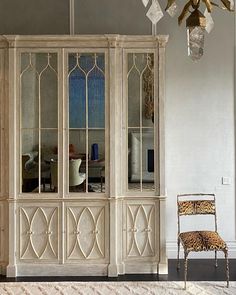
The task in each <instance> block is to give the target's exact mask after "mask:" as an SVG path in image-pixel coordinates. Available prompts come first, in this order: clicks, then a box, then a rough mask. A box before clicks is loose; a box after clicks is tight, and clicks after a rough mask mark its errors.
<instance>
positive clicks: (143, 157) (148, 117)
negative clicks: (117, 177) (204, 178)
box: [127, 53, 155, 192]
mask: <svg viewBox="0 0 236 295" xmlns="http://www.w3.org/2000/svg"><path fill="white" fill-rule="evenodd" d="M153 67H154V55H153V54H146V53H145V54H143V53H137V54H133V53H131V54H128V72H127V83H128V135H127V136H128V190H130V191H140V192H142V191H152V190H154V189H155V188H154V156H155V155H154V68H153Z"/></svg>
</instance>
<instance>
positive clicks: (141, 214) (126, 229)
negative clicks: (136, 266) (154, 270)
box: [123, 200, 159, 262]
mask: <svg viewBox="0 0 236 295" xmlns="http://www.w3.org/2000/svg"><path fill="white" fill-rule="evenodd" d="M123 222H124V224H123V234H124V235H123V241H124V244H123V258H124V261H127V262H129V261H130V262H131V261H137V260H139V261H154V260H156V259H157V255H158V232H159V230H158V203H157V202H155V201H140V200H132V201H125V202H124V205H123Z"/></svg>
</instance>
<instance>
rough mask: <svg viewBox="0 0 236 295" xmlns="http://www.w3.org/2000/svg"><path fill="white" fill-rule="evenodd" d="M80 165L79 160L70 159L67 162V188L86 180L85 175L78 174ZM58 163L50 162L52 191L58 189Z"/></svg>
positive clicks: (80, 161)
mask: <svg viewBox="0 0 236 295" xmlns="http://www.w3.org/2000/svg"><path fill="white" fill-rule="evenodd" d="M81 163H82V160H81V159H72V160H70V161H69V186H78V185H80V184H82V183H83V182H84V181H85V179H86V174H85V173H80V172H79V168H80V165H81ZM57 166H58V162H57V161H51V182H52V186H53V187H54V189H57V187H58V172H57V171H58V167H57Z"/></svg>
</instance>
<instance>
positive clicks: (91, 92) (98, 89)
mask: <svg viewBox="0 0 236 295" xmlns="http://www.w3.org/2000/svg"><path fill="white" fill-rule="evenodd" d="M68 83H69V106H70V107H69V128H70V134H72V131H74V134H77V135H79V137H80V139H81V136H82V135H81V134H83V133H85V135H84V136H85V145H84V146H85V158H86V159H85V163H84V162H83V163H82V165H83V166H84V167H85V174H86V185H85V192H86V193H88V192H89V185H88V182H89V161H90V159H89V148H90V147H89V140H90V138H89V136H90V135H89V131H91V130H92V131H94V130H97V131H99V130H104V128H105V71H104V54H97V53H74V54H69V71H68ZM70 140H72V139H70ZM82 141H83V140H82ZM78 144H80V148H81V143H78ZM82 150H83V147H82Z"/></svg>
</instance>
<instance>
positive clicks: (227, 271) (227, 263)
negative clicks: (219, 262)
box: [224, 250, 229, 288]
mask: <svg viewBox="0 0 236 295" xmlns="http://www.w3.org/2000/svg"><path fill="white" fill-rule="evenodd" d="M224 253H225V262H226V280H227V288H229V259H228V250H225V251H224Z"/></svg>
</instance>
